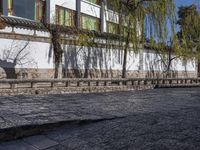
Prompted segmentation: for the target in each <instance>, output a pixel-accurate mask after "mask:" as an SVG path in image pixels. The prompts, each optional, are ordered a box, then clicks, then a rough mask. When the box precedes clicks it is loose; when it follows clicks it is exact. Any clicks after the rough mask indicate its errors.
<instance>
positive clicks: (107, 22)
mask: <svg viewBox="0 0 200 150" xmlns="http://www.w3.org/2000/svg"><path fill="white" fill-rule="evenodd" d="M108 24H113V25H116V28H117V29H116V30H117V33H111V32H109V31H108V29H109V28H108ZM106 26H107V30H106V32H107V33H111V34H119V32H120V31H119V24H117V23H114V22H111V21H106Z"/></svg>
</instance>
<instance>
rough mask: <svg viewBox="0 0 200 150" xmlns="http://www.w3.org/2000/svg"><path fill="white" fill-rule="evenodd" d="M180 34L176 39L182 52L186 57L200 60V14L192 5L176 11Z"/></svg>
mask: <svg viewBox="0 0 200 150" xmlns="http://www.w3.org/2000/svg"><path fill="white" fill-rule="evenodd" d="M178 15H179V20H178V24H179V25H180V32H179V33H178V38H179V40H180V41H181V48H182V49H183V50H182V51H183V52H184V53H185V54H187V56H195V57H197V58H198V59H200V12H198V11H197V6H195V5H194V4H193V5H191V6H187V7H180V8H179V11H178Z"/></svg>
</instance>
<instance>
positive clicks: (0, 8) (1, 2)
mask: <svg viewBox="0 0 200 150" xmlns="http://www.w3.org/2000/svg"><path fill="white" fill-rule="evenodd" d="M1 14H3V0H0V15H1Z"/></svg>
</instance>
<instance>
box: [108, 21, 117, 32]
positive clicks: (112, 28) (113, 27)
mask: <svg viewBox="0 0 200 150" xmlns="http://www.w3.org/2000/svg"><path fill="white" fill-rule="evenodd" d="M107 32H108V33H112V34H119V25H118V24H116V23H113V22H108V21H107Z"/></svg>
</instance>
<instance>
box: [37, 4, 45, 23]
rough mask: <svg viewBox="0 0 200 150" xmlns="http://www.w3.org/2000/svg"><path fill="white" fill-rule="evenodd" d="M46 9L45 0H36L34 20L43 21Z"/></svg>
mask: <svg viewBox="0 0 200 150" xmlns="http://www.w3.org/2000/svg"><path fill="white" fill-rule="evenodd" d="M45 11H46V1H45V0H36V2H35V20H38V21H44V20H45V13H46V12H45Z"/></svg>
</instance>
